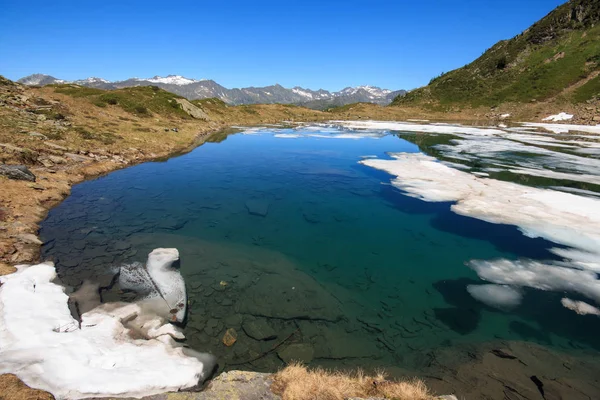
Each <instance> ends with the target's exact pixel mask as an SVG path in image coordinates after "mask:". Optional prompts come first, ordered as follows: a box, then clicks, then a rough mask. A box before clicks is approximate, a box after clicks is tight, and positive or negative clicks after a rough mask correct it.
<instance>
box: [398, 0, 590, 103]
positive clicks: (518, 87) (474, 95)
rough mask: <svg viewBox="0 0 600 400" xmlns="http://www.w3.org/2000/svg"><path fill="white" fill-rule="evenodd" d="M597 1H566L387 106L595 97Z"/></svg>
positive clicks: (580, 99) (584, 98)
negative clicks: (532, 22) (519, 30)
mask: <svg viewBox="0 0 600 400" xmlns="http://www.w3.org/2000/svg"><path fill="white" fill-rule="evenodd" d="M599 21H600V0H572V1H569V2H567V3H565V4H563V5H561V6H559V7H557V8H556V9H555V10H553V11H552V12H551V13H550V14H548V15H547V16H546V17H544V18H543V19H541V20H540V21H538V22H537V23H535V24H534V25H533V26H531V27H530V28H529V29H527V30H526V31H524V32H523V33H521V34H519V35H517V36H516V37H514V38H512V39H510V40H503V41H500V42H498V43H496V44H495V45H494V46H493V47H492V48H490V49H489V50H487V51H486V52H485V53H484V54H483V55H482V56H481V57H479V58H478V59H477V60H475V61H473V62H472V63H470V64H468V65H466V66H464V67H462V68H459V69H456V70H453V71H450V72H448V73H445V74H442V75H440V76H438V77H436V78H434V79H432V80H431V82H430V83H429V85H427V86H425V87H423V88H419V89H416V90H413V91H412V92H410V93H408V94H407V95H406V96H404V97H397V98H396V99H394V102H393V103H392V105H432V106H435V105H440V106H448V105H468V106H495V105H498V104H500V103H504V102H520V103H523V102H533V101H541V100H548V99H553V98H557V97H558V99H560V100H563V101H568V102H583V101H586V100H589V99H592V98H595V97H597V96H600V78H599V77H598V73H599V72H600V24H598V22H599Z"/></svg>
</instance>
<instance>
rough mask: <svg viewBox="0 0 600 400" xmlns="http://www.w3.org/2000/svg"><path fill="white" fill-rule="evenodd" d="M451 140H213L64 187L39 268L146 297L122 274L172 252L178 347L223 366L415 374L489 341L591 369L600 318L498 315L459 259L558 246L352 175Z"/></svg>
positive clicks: (115, 296)
mask: <svg viewBox="0 0 600 400" xmlns="http://www.w3.org/2000/svg"><path fill="white" fill-rule="evenodd" d="M451 138H452V137H451V136H450V135H435V134H420V133H414V132H401V131H398V132H393V131H385V130H379V131H377V130H370V131H364V130H363V131H357V130H352V129H345V128H340V127H335V126H325V125H321V126H310V125H308V126H303V127H296V128H286V127H267V128H252V129H246V130H243V131H241V132H238V133H233V134H229V135H225V134H223V135H220V136H219V135H217V136H216V139H214V141H213V142H209V143H205V144H204V145H202V146H200V147H198V148H196V149H194V150H193V151H191V152H190V153H187V154H184V155H180V156H177V157H173V158H170V159H168V160H166V161H162V162H148V163H144V164H140V165H136V166H132V167H130V168H127V169H123V170H119V171H115V172H112V173H110V174H108V175H106V176H102V177H99V178H97V179H93V180H90V181H86V182H83V183H81V184H79V185H76V186H74V187H73V190H72V194H71V195H70V196H69V197H68V198H67V199H66V200H65V201H64V202H63V203H61V204H60V205H59V206H57V207H56V208H54V209H52V210H51V211H50V213H49V214H48V216H47V218H46V220H45V221H44V222H43V223H42V225H41V231H40V236H41V238H42V240H43V242H44V246H43V251H42V252H43V253H42V258H43V259H52V260H54V262H55V263H56V266H57V270H58V273H59V276H60V278H61V281H62V282H63V283H64V284H65V285H67V286H69V287H72V288H77V287H78V286H80V285H81V284H82V282H83V281H84V280H91V281H93V282H98V283H100V285H101V287H103V289H102V297H103V301H123V300H124V301H134V300H135V299H136V298H139V296H142V295H143V294H141V293H136V292H132V291H130V290H122V288H119V286H118V283H115V280H114V279H113V277H114V273H115V271H118V268H119V266H120V265H123V264H127V263H132V262H134V261H138V262H145V260H146V257H147V255H148V253H149V252H150V251H151V250H152V249H154V248H158V247H175V248H177V249H178V250H179V252H180V256H181V263H180V268H181V273H182V275H183V277H184V278H185V281H186V285H187V291H188V304H189V308H188V310H189V314H188V318H187V323H186V324H185V327H184V333H185V335H186V338H187V340H186V343H187V344H188V345H189V346H190V347H192V348H194V349H196V350H199V351H203V352H210V353H213V354H215V355H216V356H217V357H218V359H219V364H220V368H221V369H222V370H231V369H249V370H255V371H276V370H277V369H279V368H281V367H282V366H283V365H285V362H288V361H290V360H293V359H298V360H302V361H304V362H305V363H307V364H308V365H312V366H322V367H326V368H338V369H353V368H357V367H361V368H363V369H367V370H375V369H379V368H385V369H387V370H388V371H389V372H390V373H391V374H392V375H395V374H396V375H401V374H412V375H424V374H427V373H429V372H428V371H429V369H428V368H431V366H432V363H433V362H434V361H433V360H434V358H435V354H437V353H436V352H438V351H440V349H442V350H447V351H448V350H449V351H455V353H454V354H455V356H456V357H455V358H456V360H457V362H459V361H461V360H464V357H466V356H464V352H465V350H464V349H465V348H466V347H465V346H477V345H479V344H482V345H483V344H485V343H491V342H499V341H518V342H528V343H534V344H537V345H541V346H543V347H544V348H549V349H553V350H556V351H560V352H564V353H572V354H578V353H581V352H585V353H587V354H590V355H595V356H596V357H597V355H598V353H597V352H598V350H600V336H599V335H598V332H600V322H599V321H600V319H599V318H597V317H594V316H585V317H582V316H579V315H577V314H576V313H574V312H572V311H570V310H567V309H566V308H564V307H562V306H561V304H560V298H561V297H562V294H561V293H555V292H545V291H536V290H528V291H527V296H528V301H527V302H524V303H523V304H521V305H520V306H519V307H516V308H514V309H512V310H500V309H496V308H492V307H489V306H487V305H485V304H483V303H481V302H479V301H477V300H475V299H474V298H473V297H472V296H471V295H470V294H469V293H468V292H467V290H466V287H467V285H469V284H478V283H481V280H480V279H479V278H478V276H477V274H476V273H475V272H474V271H472V270H471V269H470V268H468V267H467V266H466V265H465V263H466V262H468V261H469V260H472V259H497V258H503V259H518V258H529V259H540V260H544V259H556V258H557V256H556V255H554V254H553V253H551V252H550V251H549V249H550V248H552V247H557V245H556V244H555V243H551V242H548V241H546V240H544V239H540V238H530V237H527V236H525V235H523V234H522V233H521V231H519V230H518V229H517V227H515V226H508V225H501V224H491V223H487V222H483V221H481V220H478V219H474V218H470V217H465V216H460V215H458V214H455V213H454V212H452V211H451V209H450V207H451V203H447V202H441V203H433V202H425V201H422V200H419V199H416V198H413V197H409V196H407V195H406V194H405V193H403V192H402V191H400V190H398V189H396V188H395V187H394V186H392V185H391V184H390V181H391V179H392V178H393V177H392V176H390V175H388V174H387V173H384V172H381V171H378V170H375V169H373V168H370V167H368V166H365V165H362V164H360V163H359V161H361V160H362V159H364V158H369V157H377V158H384V159H385V158H389V155H388V153H397V152H420V151H423V152H427V153H428V154H433V155H435V154H436V151H435V146H436V145H439V144H440V143H446V144H447V143H448V141H449V140H450V139H451ZM507 157H510V155H507ZM533 184H536V185H539V184H540V182H538V181H536V182H533ZM552 184H553V182H550V179H546V180H545V181H544V182H541V185H542V186H551V185H552ZM562 184H564V183H562ZM525 290H527V289H525ZM227 330H229V332H230V333H232V330H233V331H234V332H233V335H234V337H235V339H236V340H235V343H234V344H233V345H231V346H226V345H225V344H224V343H223V337H224V335H225V333H226V332H227ZM453 349H455V350H453Z"/></svg>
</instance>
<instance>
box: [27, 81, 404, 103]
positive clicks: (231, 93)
mask: <svg viewBox="0 0 600 400" xmlns="http://www.w3.org/2000/svg"><path fill="white" fill-rule="evenodd" d="M17 82H19V83H22V84H24V85H34V86H45V85H51V84H76V85H80V86H86V87H92V88H96V89H105V90H114V89H123V88H127V87H136V86H158V87H160V88H161V89H164V90H167V91H169V92H172V93H174V94H177V95H180V96H183V97H185V98H187V99H188V100H199V99H207V98H218V99H220V100H222V101H224V102H226V103H228V104H232V105H243V104H273V103H278V104H296V105H303V106H306V107H308V108H314V109H325V108H329V107H336V106H342V105H346V104H351V103H359V102H365V103H375V104H380V105H388V104H389V103H391V101H392V100H393V98H395V97H396V96H398V95H402V94H404V93H406V91H404V90H396V91H392V90H390V89H382V88H379V87H377V86H368V85H365V86H356V87H346V88H344V89H342V90H340V91H337V92H330V91H328V90H324V89H319V90H311V89H306V88H302V87H300V86H295V87H293V88H291V89H288V88H285V87H283V86H281V85H279V84H275V85H270V86H263V87H254V86H250V87H245V88H232V89H228V88H226V87H224V86H222V85H220V84H218V83H217V82H215V81H214V80H212V79H191V78H186V77H184V76H181V75H167V76H166V77H161V76H158V75H157V76H154V77H152V78H129V79H126V80H123V81H114V82H111V81H108V80H105V79H102V78H97V77H90V78H86V79H79V80H75V81H66V80H63V79H58V78H55V77H53V76H51V75H44V74H33V75H29V76H26V77H24V78H21V79H19V80H18V81H17Z"/></svg>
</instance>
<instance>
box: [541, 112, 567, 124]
mask: <svg viewBox="0 0 600 400" xmlns="http://www.w3.org/2000/svg"><path fill="white" fill-rule="evenodd" d="M571 118H573V114H567V113H565V112H561V113H558V114H556V115H550V116H549V117H546V118H543V119H542V121H552V122H558V121H568V120H570V119H571Z"/></svg>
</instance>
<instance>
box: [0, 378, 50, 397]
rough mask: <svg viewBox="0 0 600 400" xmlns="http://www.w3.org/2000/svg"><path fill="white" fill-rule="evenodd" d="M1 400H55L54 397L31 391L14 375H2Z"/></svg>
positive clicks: (0, 385)
mask: <svg viewBox="0 0 600 400" xmlns="http://www.w3.org/2000/svg"><path fill="white" fill-rule="evenodd" d="M0 400H54V396H52V395H51V394H50V393H48V392H44V391H43V390H37V389H31V388H30V387H29V386H27V385H25V384H24V383H23V382H21V381H20V380H19V378H17V377H16V376H15V375H13V374H4V375H0Z"/></svg>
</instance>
